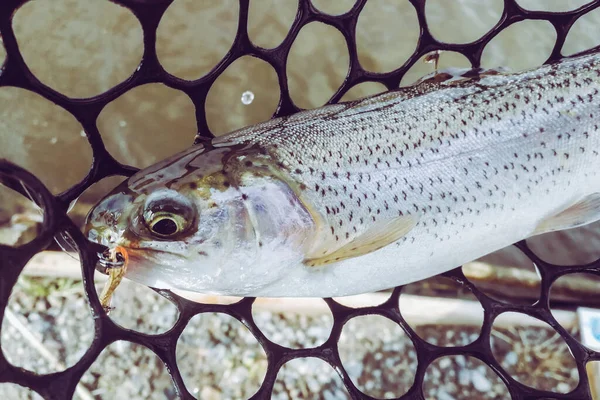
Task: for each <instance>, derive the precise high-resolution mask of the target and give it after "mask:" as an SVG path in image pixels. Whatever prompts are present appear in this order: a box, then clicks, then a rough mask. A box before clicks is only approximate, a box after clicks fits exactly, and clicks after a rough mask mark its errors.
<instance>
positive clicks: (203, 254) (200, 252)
mask: <svg viewBox="0 0 600 400" xmlns="http://www.w3.org/2000/svg"><path fill="white" fill-rule="evenodd" d="M198 255H199V256H205V257H208V253H207V252H205V251H202V250H200V251H199V252H198Z"/></svg>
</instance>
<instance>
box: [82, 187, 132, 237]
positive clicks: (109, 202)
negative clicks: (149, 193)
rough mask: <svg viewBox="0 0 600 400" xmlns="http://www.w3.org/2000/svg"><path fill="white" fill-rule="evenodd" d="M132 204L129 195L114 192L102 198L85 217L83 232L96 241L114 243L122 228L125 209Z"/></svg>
mask: <svg viewBox="0 0 600 400" xmlns="http://www.w3.org/2000/svg"><path fill="white" fill-rule="evenodd" d="M131 204H132V198H131V196H128V195H126V194H123V193H116V194H113V195H110V196H108V197H106V198H104V199H103V200H102V201H101V202H100V203H98V205H97V206H96V207H94V208H93V209H92V210H91V211H90V213H89V214H88V216H87V218H86V223H85V227H84V234H85V235H86V237H87V238H88V239H89V240H91V241H93V242H96V243H100V244H102V245H105V246H111V245H114V244H115V243H116V242H117V241H118V240H119V238H120V236H121V235H120V233H121V232H122V231H123V230H124V225H125V223H124V221H123V219H125V218H126V216H125V211H126V210H128V209H129V207H130V205H131Z"/></svg>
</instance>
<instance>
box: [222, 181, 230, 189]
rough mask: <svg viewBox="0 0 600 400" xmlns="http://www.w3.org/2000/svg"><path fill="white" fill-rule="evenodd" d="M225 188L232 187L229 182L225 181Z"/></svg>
mask: <svg viewBox="0 0 600 400" xmlns="http://www.w3.org/2000/svg"><path fill="white" fill-rule="evenodd" d="M223 186H225V187H226V188H228V187H229V186H231V184H230V183H229V182H228V181H223Z"/></svg>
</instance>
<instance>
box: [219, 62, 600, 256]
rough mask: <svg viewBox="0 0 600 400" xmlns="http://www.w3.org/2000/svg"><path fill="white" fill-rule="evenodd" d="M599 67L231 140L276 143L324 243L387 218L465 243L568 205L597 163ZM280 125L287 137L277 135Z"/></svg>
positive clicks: (561, 67)
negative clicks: (521, 213) (515, 217)
mask: <svg viewBox="0 0 600 400" xmlns="http://www.w3.org/2000/svg"><path fill="white" fill-rule="evenodd" d="M597 68H598V58H597V56H592V57H588V58H586V59H583V60H572V61H565V62H563V63H560V64H555V65H551V66H546V67H543V68H541V69H539V70H535V71H533V72H525V73H521V74H518V75H508V76H505V75H489V76H484V77H482V78H481V79H477V80H473V79H471V80H469V79H465V80H464V81H460V80H459V81H456V80H449V81H446V82H434V83H429V84H427V83H424V84H423V85H421V86H420V87H419V88H418V89H415V90H412V91H408V93H407V92H399V93H398V94H397V95H396V96H393V95H390V94H389V93H385V94H383V95H381V96H376V97H374V98H372V99H369V100H367V101H366V103H367V105H363V104H362V102H361V101H358V102H353V103H348V104H347V105H333V106H329V107H326V108H325V109H320V110H318V111H316V112H315V113H314V115H313V114H311V113H310V112H308V113H305V114H302V115H301V116H302V117H301V118H299V117H298V116H293V117H291V118H289V120H288V121H285V118H284V119H283V121H277V122H267V123H265V124H263V125H262V126H261V127H260V129H257V130H254V129H244V130H242V131H240V132H238V133H237V134H234V135H233V136H226V137H225V139H226V141H227V142H228V143H232V142H236V141H238V142H239V143H246V142H256V143H259V144H260V146H264V147H266V148H271V149H272V146H273V144H276V145H277V148H276V149H275V150H273V153H274V155H275V157H276V158H277V159H278V160H280V161H282V162H283V164H284V165H285V166H286V167H287V168H288V170H289V173H290V174H291V175H292V177H293V178H294V179H295V180H297V181H299V182H303V183H304V184H305V185H306V187H307V190H306V192H305V193H303V197H304V198H305V199H306V200H305V201H306V202H309V203H311V204H317V205H318V208H319V210H320V213H321V214H322V215H324V218H325V220H326V221H327V225H328V226H329V228H330V229H329V230H324V231H323V232H321V236H320V239H319V241H320V242H321V243H323V242H327V243H332V244H333V242H336V243H338V246H339V245H343V244H345V243H347V242H350V241H352V240H353V239H355V238H356V237H358V236H360V235H361V234H362V233H363V232H364V231H365V229H366V228H368V226H369V224H370V223H372V222H374V221H377V220H378V219H389V218H395V217H397V216H398V215H403V214H411V213H422V214H423V217H424V218H422V219H421V220H420V221H419V225H421V226H423V227H425V228H426V232H427V234H428V235H433V236H434V237H435V239H436V240H439V241H443V240H448V239H449V236H454V237H457V238H460V236H461V235H460V230H461V229H465V228H472V229H478V230H481V229H484V228H488V227H490V226H492V227H494V226H496V225H497V223H492V222H489V221H494V220H496V221H498V220H499V219H498V217H500V215H502V214H501V213H500V212H502V211H510V212H513V213H514V212H516V208H517V204H518V203H520V204H521V206H523V205H524V204H528V205H529V206H530V207H535V206H536V205H538V204H539V200H538V199H537V198H536V197H535V196H537V195H541V194H542V195H552V194H554V195H558V198H559V199H560V197H561V196H560V192H561V190H562V189H563V188H565V187H567V186H569V185H570V184H571V179H572V178H571V177H570V176H571V174H575V173H577V172H578V171H577V169H578V168H580V167H581V166H582V165H583V164H586V162H585V161H584V160H588V161H591V162H593V163H596V164H595V165H598V164H597V163H598V161H597V155H598V153H597V151H596V150H597V149H598V148H599V146H598V144H599V141H598V138H597V131H598V127H597V125H596V124H597V120H598V118H597V116H596V115H595V113H598V112H599V111H600V110H598V105H599V104H600V100H599V99H598V97H597V95H598V89H597V88H598V82H599V79H600V77H599V73H598V69H597ZM380 98H381V101H378V100H379V99H380ZM399 100H401V101H399ZM279 124H282V125H283V126H285V134H282V132H281V131H278V130H276V129H272V128H271V126H276V125H279ZM570 126H573V127H572V128H570V129H564V127H570ZM569 130H570V132H569ZM217 142H218V141H217ZM575 143H580V144H581V145H580V146H575ZM574 147H577V148H574ZM586 148H587V149H588V153H587V154H585V149H586ZM524 150H526V151H524ZM571 154H573V157H572V160H575V161H572V162H569V161H568V158H569V157H571ZM448 160H452V162H448ZM549 166H551V167H552V168H548V167H549ZM595 174H596V171H595V168H589V169H587V170H586V171H585V172H584V173H583V175H582V176H583V177H585V178H587V177H591V176H595ZM540 188H541V189H542V191H541V192H540V191H539V189H540ZM558 206H559V205H557V207H558ZM521 208H522V207H521ZM523 209H524V208H523ZM482 214H483V215H482ZM469 216H472V217H475V218H472V217H469ZM465 217H466V219H465ZM444 225H447V226H450V227H452V228H448V227H446V228H444V230H443V231H442V227H443V226H444ZM432 228H436V229H435V232H434V229H432ZM529 228H531V227H529ZM531 231H533V229H531ZM414 238H415V237H414V236H412V237H411V236H410V235H409V236H407V237H404V238H403V239H402V241H403V242H405V241H408V240H409V241H411V242H412V241H413V240H414ZM330 247H332V248H335V247H333V246H332V245H330Z"/></svg>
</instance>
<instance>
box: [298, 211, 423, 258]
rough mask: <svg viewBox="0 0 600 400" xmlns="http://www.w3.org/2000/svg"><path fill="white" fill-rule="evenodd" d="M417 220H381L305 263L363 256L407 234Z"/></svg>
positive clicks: (405, 218) (414, 218)
mask: <svg viewBox="0 0 600 400" xmlns="http://www.w3.org/2000/svg"><path fill="white" fill-rule="evenodd" d="M417 220H418V218H417V217H415V216H411V215H408V216H402V217H398V218H394V219H391V220H387V221H381V222H379V223H377V224H375V225H373V226H371V227H370V228H369V229H367V230H366V231H365V232H364V233H363V234H362V235H360V236H358V237H356V238H355V239H353V240H352V241H351V242H349V243H347V244H345V245H344V246H342V247H340V248H339V249H337V250H335V251H334V252H333V253H330V254H327V255H325V256H323V257H317V258H308V259H306V260H304V264H306V265H308V266H311V267H316V266H321V265H326V264H332V263H335V262H338V261H341V260H345V259H347V258H353V257H358V256H362V255H365V254H368V253H371V252H373V251H375V250H379V249H381V248H382V247H385V246H387V245H388V244H390V243H394V242H396V241H397V240H399V239H401V238H402V237H403V236H405V235H406V234H407V233H408V232H410V231H411V230H412V229H413V228H414V227H415V225H416V224H417Z"/></svg>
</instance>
